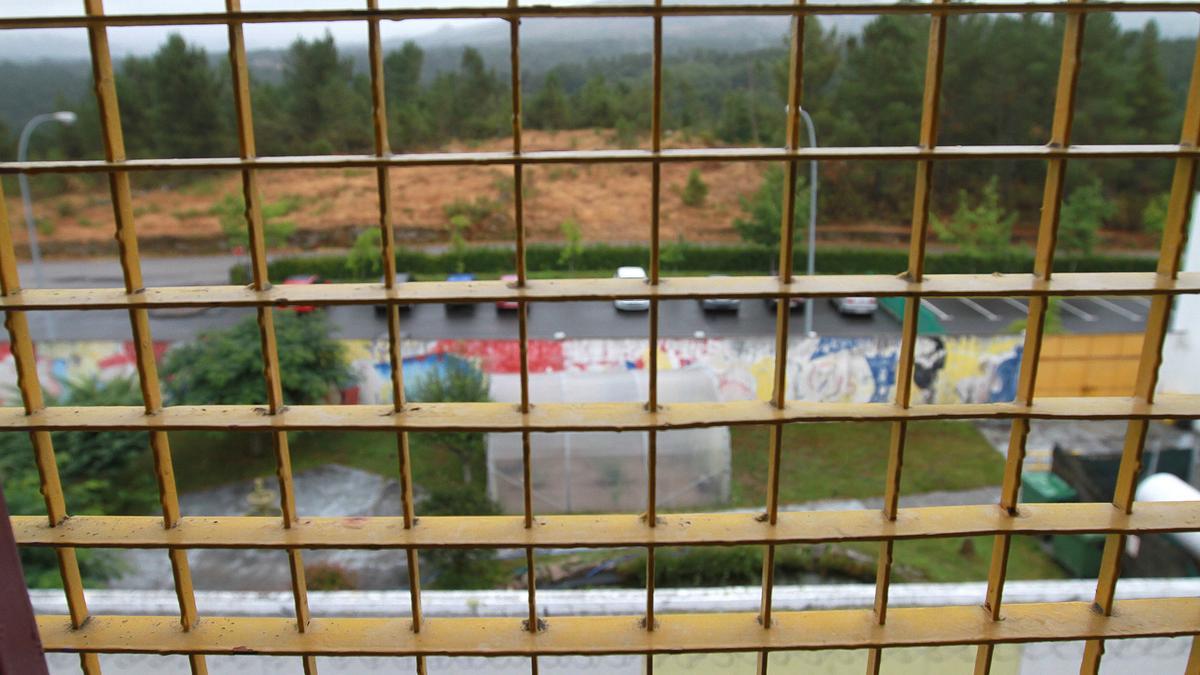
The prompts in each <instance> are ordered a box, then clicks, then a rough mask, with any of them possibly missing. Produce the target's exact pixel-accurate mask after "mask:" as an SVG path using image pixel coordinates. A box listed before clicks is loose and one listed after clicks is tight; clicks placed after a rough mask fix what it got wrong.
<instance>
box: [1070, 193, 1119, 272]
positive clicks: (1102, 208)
mask: <svg viewBox="0 0 1200 675" xmlns="http://www.w3.org/2000/svg"><path fill="white" fill-rule="evenodd" d="M1116 212H1117V209H1116V207H1115V206H1113V204H1112V202H1110V201H1108V200H1107V199H1105V198H1104V191H1103V190H1102V189H1101V187H1100V182H1099V181H1094V182H1092V183H1089V184H1088V185H1085V186H1083V187H1081V188H1077V189H1076V190H1075V191H1074V192H1072V193H1071V196H1070V197H1068V198H1067V201H1066V202H1064V203H1063V206H1062V212H1061V213H1060V214H1059V222H1058V248H1059V249H1060V250H1062V252H1063V253H1075V254H1079V255H1089V254H1091V252H1092V249H1094V248H1095V247H1096V242H1097V240H1099V238H1100V227H1101V226H1102V225H1103V224H1104V221H1105V220H1108V219H1109V218H1112V217H1113V215H1114V214H1116Z"/></svg>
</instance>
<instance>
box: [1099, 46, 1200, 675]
mask: <svg viewBox="0 0 1200 675" xmlns="http://www.w3.org/2000/svg"><path fill="white" fill-rule="evenodd" d="M1198 143H1200V41H1198V42H1197V45H1196V54H1195V57H1194V58H1193V61H1192V79H1191V84H1190V85H1189V88H1188V97H1187V107H1186V108H1185V109H1184V113H1183V128H1182V130H1181V132H1180V138H1179V144H1180V145H1182V146H1184V147H1188V148H1194V147H1196V145H1197V144H1198ZM1197 166H1198V163H1197V160H1196V159H1195V158H1190V157H1189V158H1180V159H1178V160H1176V161H1175V174H1174V176H1173V178H1172V179H1171V196H1170V200H1169V202H1168V205H1167V219H1166V223H1165V226H1164V228H1163V239H1162V245H1161V248H1160V250H1159V255H1158V270H1157V271H1158V276H1159V277H1160V278H1162V279H1163V280H1173V279H1175V278H1176V277H1178V276H1179V267H1180V258H1181V256H1182V255H1183V249H1184V245H1185V244H1186V243H1187V235H1188V225H1189V224H1190V222H1191V217H1192V200H1193V199H1194V198H1195V187H1196V172H1197ZM1171 300H1172V298H1171V297H1170V296H1161V297H1160V296H1155V297H1154V298H1153V299H1151V301H1150V312H1149V314H1148V315H1147V317H1146V327H1145V337H1144V338H1143V340H1142V354H1141V358H1140V360H1139V361H1138V372H1137V379H1136V380H1135V381H1134V385H1133V397H1134V400H1136V401H1138V402H1143V403H1146V404H1151V403H1153V402H1154V389H1155V387H1156V386H1157V385H1158V369H1159V366H1161V365H1162V351H1163V343H1164V341H1165V340H1166V336H1167V330H1168V328H1169V327H1170V319H1171ZM1148 428H1149V422H1148V421H1147V420H1130V422H1129V425H1128V427H1127V428H1126V430H1125V445H1124V447H1123V449H1122V451H1121V465H1120V469H1118V471H1117V485H1116V488H1115V489H1114V491H1113V506H1115V507H1116V508H1118V509H1120V510H1121V511H1123V512H1124V513H1131V512H1132V511H1133V499H1134V490H1135V488H1136V487H1137V486H1136V482H1137V478H1138V474H1139V473H1140V471H1141V467H1142V454H1143V451H1144V450H1145V446H1146V431H1147V429H1148ZM1124 550H1125V535H1120V534H1112V535H1108V537H1107V538H1106V539H1105V541H1104V555H1103V557H1102V558H1101V560H1100V574H1099V576H1098V578H1097V580H1096V597H1095V605H1094V608H1095V610H1096V611H1097V612H1100V613H1102V614H1103V615H1105V616H1109V615H1111V614H1112V612H1113V601H1114V598H1115V594H1116V589H1117V580H1118V579H1119V578H1120V576H1121V554H1122V553H1123V552H1124ZM1196 639H1197V638H1196V637H1193V651H1192V653H1193V655H1195V653H1196V651H1197V647H1196V645H1195V641H1196ZM1103 654H1104V641H1103V640H1089V641H1088V643H1087V646H1086V647H1085V648H1084V652H1083V663H1082V664H1081V666H1080V672H1081V673H1096V672H1098V671H1099V669H1100V659H1101V657H1102V656H1103ZM1195 661H1196V660H1195V659H1189V666H1190V665H1192V664H1194V663H1195Z"/></svg>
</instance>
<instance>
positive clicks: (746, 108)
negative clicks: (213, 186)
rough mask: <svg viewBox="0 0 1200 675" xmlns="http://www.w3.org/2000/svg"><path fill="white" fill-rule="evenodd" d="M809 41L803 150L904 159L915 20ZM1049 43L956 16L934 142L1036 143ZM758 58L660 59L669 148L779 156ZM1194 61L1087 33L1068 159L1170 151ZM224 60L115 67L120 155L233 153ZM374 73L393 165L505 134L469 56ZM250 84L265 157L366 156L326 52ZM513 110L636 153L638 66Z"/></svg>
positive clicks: (552, 79)
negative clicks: (810, 138) (893, 153)
mask: <svg viewBox="0 0 1200 675" xmlns="http://www.w3.org/2000/svg"><path fill="white" fill-rule="evenodd" d="M808 31H809V32H808V35H807V38H806V54H805V79H804V89H805V91H804V102H805V107H806V108H807V109H808V110H809V111H810V112H811V113H812V116H813V117H814V119H815V122H816V129H817V135H818V142H819V143H820V144H821V145H837V146H849V145H885V144H887V145H908V144H913V143H915V141H916V138H917V127H918V123H919V119H920V99H921V85H922V78H923V71H924V59H925V41H926V38H927V34H928V19H926V18H923V17H901V16H886V17H878V18H875V19H874V20H872V21H870V22H869V23H867V24H866V26H865V27H864V28H863V29H862V31H861V32H860V33H859V34H857V35H853V36H841V35H838V34H837V33H835V32H833V31H827V30H824V29H823V28H822V27H821V24H820V22H818V21H816V20H813V21H810V22H809V24H808ZM1061 33H1062V22H1061V20H1059V21H1054V20H1050V19H1046V18H1039V17H1009V16H999V17H996V16H990V15H971V16H964V17H956V18H954V19H952V20H951V25H950V30H949V36H950V37H949V43H948V48H947V55H946V65H945V85H944V95H943V101H942V118H941V119H942V126H941V129H942V132H941V140H942V142H943V143H947V144H959V143H961V144H1041V143H1044V142H1046V140H1047V135H1048V128H1049V123H1050V118H1051V113H1052V110H1051V108H1052V103H1053V95H1054V81H1055V77H1056V72H1057V65H1058V59H1059V51H1060V44H1061ZM773 44H774V45H775V46H773V47H768V48H762V49H755V50H752V51H747V52H742V53H730V52H724V51H716V50H713V51H695V50H692V51H688V52H678V51H676V52H671V53H669V54H668V56H667V58H666V61H665V65H664V98H665V100H664V128H665V129H666V130H667V133H668V134H670V135H671V137H672V138H673V139H674V140H673V144H674V145H676V146H679V145H692V146H706V145H766V146H775V145H779V144H781V143H782V133H783V122H784V104H783V100H784V91H785V88H786V76H787V49H786V44H785V41H784V36H782V35H780V36H779V37H778V39H776V40H774V42H773ZM1013 45H1020V46H1021V48H1020V49H1014V48H1013ZM1193 49H1194V45H1193V42H1192V41H1191V40H1176V41H1163V40H1160V38H1159V35H1158V31H1157V28H1156V27H1155V25H1154V24H1149V25H1148V26H1147V27H1146V28H1145V29H1144V30H1122V29H1121V28H1120V27H1119V26H1118V24H1117V23H1116V21H1115V20H1114V19H1113V17H1112V16H1111V15H1107V14H1096V15H1091V16H1089V18H1088V23H1087V33H1086V40H1085V46H1084V55H1083V68H1082V72H1081V74H1080V79H1079V94H1078V102H1077V106H1076V109H1077V113H1076V118H1075V120H1076V121H1075V127H1074V139H1073V140H1074V142H1076V143H1169V142H1174V140H1175V139H1176V137H1177V135H1178V123H1179V118H1180V115H1181V112H1182V97H1183V91H1184V89H1185V88H1186V83H1187V79H1188V77H1189V76H1190V72H1189V70H1190V61H1191V57H1192V53H1193ZM222 57H223V55H221V54H212V53H206V52H205V51H204V50H202V49H200V48H198V47H196V46H193V45H189V44H188V43H186V42H185V41H184V40H183V39H182V38H180V37H179V36H173V37H171V38H170V39H168V40H167V41H166V42H165V43H164V44H163V45H162V46H161V48H160V49H159V50H158V51H157V52H156V53H155V54H154V55H152V56H149V57H130V58H127V59H125V60H123V61H122V62H121V63H120V64H119V72H118V88H119V95H120V101H121V108H122V116H123V121H124V126H125V134H126V142H127V144H128V148H129V153H130V155H131V156H133V157H168V156H170V157H189V156H190V157H202V156H220V155H230V154H234V153H235V150H236V149H235V146H234V134H233V133H232V124H233V115H232V100H231V94H230V88H229V77H228V65H227V63H226V62H225V61H224V59H223V58H222ZM439 58H440V57H439ZM39 68H42V69H46V70H42V71H39ZM2 70H3V73H2V74H0V78H7V79H11V78H12V77H19V78H24V79H25V80H26V81H28V80H30V79H36V77H37V73H38V72H44V73H45V76H46V77H64V78H66V77H69V76H68V75H67V74H64V72H63V69H62V68H61V66H58V67H57V70H55V69H54V68H52V67H51V65H49V64H41V65H39V64H31V65H26V66H24V67H23V69H18V70H13V69H9V68H4V69H2ZM385 70H386V78H387V82H386V85H387V86H386V88H387V95H388V108H389V110H388V112H389V117H390V118H391V119H390V133H391V139H390V140H391V144H392V148H393V150H395V151H413V150H436V149H439V148H441V147H444V146H446V145H447V144H448V143H451V142H456V143H464V142H465V143H468V144H469V143H471V142H478V141H483V140H490V139H496V138H503V137H505V136H507V135H508V134H509V133H510V122H509V115H510V107H509V106H510V103H509V96H510V92H509V79H508V76H507V74H506V73H503V72H501V71H500V69H499V67H497V66H494V65H493V64H491V63H489V62H488V61H487V60H486V59H485V58H484V56H483V54H482V53H481V52H480V51H478V50H476V49H473V48H466V49H464V50H462V52H461V53H460V54H459V55H458V57H457V65H456V67H453V68H445V67H439V68H433V67H432V66H431V65H430V63H429V59H428V58H427V54H426V52H425V51H424V50H422V49H421V48H420V47H419V46H417V45H416V44H415V43H406V44H404V45H402V46H400V47H398V48H395V49H392V50H390V51H388V53H387V55H386V63H385ZM433 71H436V72H433ZM252 79H254V86H253V99H254V106H255V119H256V125H257V128H256V132H257V136H258V146H259V151H260V153H261V154H265V155H277V154H319V153H363V152H369V151H370V149H371V147H372V139H371V133H372V131H371V125H370V119H369V117H370V94H369V81H368V78H367V76H366V75H365V74H364V73H363V72H362V70H361V68H359V67H356V64H355V58H353V57H352V56H351V55H349V54H346V53H343V52H339V49H338V46H337V45H336V44H335V43H334V41H333V39H332V38H327V39H318V40H312V41H305V40H297V41H296V42H295V43H294V44H293V45H292V46H291V48H290V49H288V50H287V51H286V53H284V54H283V56H282V59H281V60H280V61H279V72H277V73H275V74H274V76H273V77H265V76H262V75H261V74H260V73H256V74H255V76H254V77H253V78H252ZM43 86H44V83H43ZM71 87H73V88H78V87H79V83H77V82H73V83H72V84H71ZM6 90H12V89H11V88H7V89H6ZM65 90H68V91H69V90H70V89H69V88H68V89H65ZM522 94H523V97H524V123H525V125H526V126H527V127H528V128H531V129H543V130H560V129H584V128H591V129H606V130H612V131H611V138H612V139H613V140H612V144H613V145H621V146H629V147H639V146H643V145H645V144H646V142H647V139H646V132H647V131H648V129H649V125H650V120H649V116H650V57H649V55H648V54H647V53H629V54H623V55H617V56H612V57H607V58H595V59H590V60H588V61H584V62H580V61H574V62H566V63H561V64H560V65H557V66H554V67H551V68H548V69H546V68H541V69H531V71H530V72H528V73H525V77H524V78H523V92H522ZM60 105H61V107H65V108H69V109H73V110H76V111H77V112H79V113H80V116H81V121H80V123H79V124H77V125H75V126H73V127H62V126H58V127H54V128H53V129H50V128H47V129H46V130H44V131H42V132H39V134H45V135H46V136H45V137H44V138H42V139H41V141H40V142H39V143H38V144H37V145H36V150H35V155H37V156H41V157H99V156H100V152H101V148H100V142H99V133H98V121H97V116H96V113H95V104H94V101H93V100H92V98H91V97H90V94H89V92H88V91H86V87H85V90H84V91H83V92H81V93H79V94H78V95H77V96H76V97H75V98H74V99H73V100H72V99H69V98H67V99H63V100H62V101H61V102H60ZM14 136H15V129H13V128H12V125H10V128H9V129H7V130H4V129H0V139H4V140H3V143H2V147H4V148H5V150H4V152H3V153H2V154H3V155H4V156H6V157H11V156H12V154H13V149H12V146H13V145H14V141H15V138H14ZM822 171H823V172H824V173H825V174H826V175H828V176H830V180H828V181H827V182H826V188H825V190H824V191H823V194H822V196H821V212H822V216H823V218H824V219H831V220H835V221H840V222H855V221H872V222H893V221H902V220H903V219H904V218H906V217H907V214H908V212H909V209H910V203H909V202H910V200H911V191H912V188H911V177H912V172H913V167H912V166H911V165H909V163H886V162H860V163H846V162H826V163H824V164H823V168H822ZM1044 171H1045V169H1044V165H1043V164H1042V163H1040V162H1036V161H1013V162H984V161H972V162H956V163H953V164H945V165H941V166H940V167H939V175H938V177H937V185H938V188H937V190H935V195H936V197H937V201H936V203H935V209H937V210H939V211H941V212H949V211H952V210H954V209H955V208H956V206H957V205H958V204H959V196H958V193H959V191H960V190H967V191H969V192H970V193H971V194H977V193H979V192H980V191H981V190H982V188H983V187H984V186H985V185H987V184H988V183H989V182H990V181H992V180H993V178H994V179H995V185H996V191H997V193H998V199H999V202H1000V203H1002V204H1003V205H1005V206H1006V207H1007V208H1008V209H1010V210H1013V211H1015V213H1016V214H1018V215H1019V217H1020V218H1021V219H1028V218H1030V217H1036V213H1037V209H1038V205H1039V204H1040V199H1041V181H1042V178H1043V176H1044ZM1169 174H1170V163H1169V162H1166V161H1161V160H1160V161H1134V160H1126V161H1114V160H1103V161H1091V162H1080V161H1077V162H1073V163H1072V164H1071V171H1070V178H1069V186H1068V190H1069V191H1071V190H1075V189H1080V188H1085V187H1089V188H1090V187H1091V186H1098V190H1099V191H1100V194H1101V196H1102V197H1103V199H1105V200H1106V201H1107V202H1108V203H1110V204H1111V205H1112V208H1111V213H1108V215H1107V217H1106V218H1105V226H1106V227H1109V228H1117V229H1125V230H1139V229H1141V228H1143V227H1144V226H1145V222H1146V221H1147V219H1149V220H1151V221H1152V220H1153V219H1154V217H1153V216H1154V208H1155V202H1156V200H1158V199H1161V197H1160V195H1161V193H1163V192H1165V190H1166V189H1167V187H1168V180H1169ZM41 183H42V185H43V186H45V185H46V184H47V183H46V181H41ZM43 189H45V188H44V187H43ZM752 189H753V186H750V187H749V188H748V190H752ZM1148 207H1149V211H1148ZM1148 213H1149V215H1147V214H1148Z"/></svg>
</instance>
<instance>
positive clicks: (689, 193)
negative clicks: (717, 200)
mask: <svg viewBox="0 0 1200 675" xmlns="http://www.w3.org/2000/svg"><path fill="white" fill-rule="evenodd" d="M707 197H708V185H707V184H706V183H705V182H704V181H703V180H701V178H700V170H699V169H692V172H691V173H689V174H688V178H687V183H686V184H685V185H684V186H683V195H682V198H683V203H684V204H686V205H688V206H692V207H700V206H704V200H705V198H707Z"/></svg>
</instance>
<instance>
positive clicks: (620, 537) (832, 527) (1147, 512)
mask: <svg viewBox="0 0 1200 675" xmlns="http://www.w3.org/2000/svg"><path fill="white" fill-rule="evenodd" d="M659 518H660V519H661V522H660V523H659V526H658V527H656V528H653V529H651V528H648V527H646V525H645V523H644V522H642V519H641V517H640V516H637V515H634V514H609V515H567V516H538V517H537V518H536V520H535V521H534V527H532V528H527V527H525V522H524V518H523V517H522V516H519V515H514V516H423V517H422V518H421V520H420V522H419V523H418V524H417V525H416V526H414V527H405V523H404V518H403V516H395V517H365V518H353V519H345V518H337V517H325V518H302V519H300V521H298V522H297V523H296V524H295V525H293V526H292V527H290V528H284V527H283V526H282V525H281V523H280V522H279V519H278V518H269V517H253V516H218V517H209V516H204V517H201V516H193V517H184V518H182V519H181V520H180V522H179V525H177V526H176V527H174V528H171V529H169V530H165V529H163V528H162V526H161V523H160V522H158V520H157V519H156V518H154V517H152V516H72V517H71V518H69V519H68V520H67V521H66V522H64V523H62V524H60V525H57V526H52V525H49V524H48V523H46V521H45V519H44V518H41V517H39V516H14V517H13V518H12V524H13V529H14V531H15V532H16V537H17V542H18V543H20V544H21V545H22V546H52V547H55V548H63V547H71V546H81V547H89V548H93V547H95V548H170V547H181V548H229V549H240V548H255V549H283V548H289V547H294V548H311V549H330V548H332V549H403V548H460V547H480V548H528V547H533V548H568V547H587V548H618V547H648V546H655V547H663V546H734V545H758V544H763V545H765V544H777V545H784V544H816V543H823V542H849V541H876V540H883V539H896V540H909V539H931V538H946V537H970V536H980V535H993V534H1023V535H1024V534H1029V535H1036V534H1045V533H1063V534H1082V533H1090V532H1098V533H1124V534H1150V533H1164V532H1187V531H1192V530H1197V529H1200V512H1198V511H1197V509H1196V508H1194V505H1189V504H1187V503H1182V502H1181V503H1170V502H1138V503H1137V509H1136V510H1135V511H1134V512H1132V513H1125V512H1124V511H1122V510H1121V509H1118V508H1115V507H1114V506H1113V505H1112V504H1109V503H1089V504H1078V503H1070V504H1022V505H1021V508H1020V511H1019V513H1017V514H1009V513H1008V512H1007V511H1005V510H1003V509H1000V508H997V507H996V505H994V504H980V505H976V506H936V507H918V508H901V509H899V510H898V511H897V512H896V519H895V520H891V519H889V518H887V517H885V516H884V515H883V513H882V512H881V511H873V510H870V511H868V510H864V511H842V512H836V511H784V512H781V513H780V514H779V517H778V520H777V521H776V523H775V524H774V525H771V524H770V523H767V522H766V521H765V520H763V519H761V518H759V517H758V516H757V514H753V513H683V514H663V515H661V516H659Z"/></svg>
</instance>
